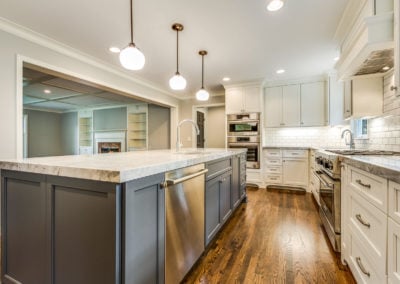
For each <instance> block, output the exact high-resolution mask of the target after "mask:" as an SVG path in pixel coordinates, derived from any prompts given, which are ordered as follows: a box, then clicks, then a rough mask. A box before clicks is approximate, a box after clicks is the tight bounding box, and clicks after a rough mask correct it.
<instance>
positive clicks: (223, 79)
mask: <svg viewBox="0 0 400 284" xmlns="http://www.w3.org/2000/svg"><path fill="white" fill-rule="evenodd" d="M230 80H231V78H229V77H224V78H222V81H224V82H228V81H230Z"/></svg>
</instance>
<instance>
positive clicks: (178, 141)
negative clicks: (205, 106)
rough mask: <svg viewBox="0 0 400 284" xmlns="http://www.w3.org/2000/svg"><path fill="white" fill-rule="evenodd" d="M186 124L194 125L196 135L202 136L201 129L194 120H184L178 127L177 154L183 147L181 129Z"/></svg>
mask: <svg viewBox="0 0 400 284" xmlns="http://www.w3.org/2000/svg"><path fill="white" fill-rule="evenodd" d="M185 122H189V123H191V124H193V126H194V128H195V129H196V134H197V135H199V134H200V129H199V127H198V126H197V124H196V122H194V120H192V119H184V120H182V121H181V122H179V123H178V126H177V127H176V152H179V149H180V147H181V141H180V139H179V137H180V127H181V125H182V124H184V123H185Z"/></svg>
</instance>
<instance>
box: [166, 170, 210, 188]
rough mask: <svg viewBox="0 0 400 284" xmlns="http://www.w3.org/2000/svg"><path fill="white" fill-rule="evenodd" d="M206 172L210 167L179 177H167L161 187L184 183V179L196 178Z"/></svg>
mask: <svg viewBox="0 0 400 284" xmlns="http://www.w3.org/2000/svg"><path fill="white" fill-rule="evenodd" d="M206 172H208V169H204V170H201V171H199V172H196V173H193V174H190V175H187V176H184V177H181V178H177V179H167V180H165V181H164V182H163V183H162V184H161V188H166V187H168V186H171V185H176V184H179V183H182V182H184V181H187V180H189V179H192V178H195V177H197V176H200V175H204V174H205V173H206Z"/></svg>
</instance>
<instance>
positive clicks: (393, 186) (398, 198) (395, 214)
mask: <svg viewBox="0 0 400 284" xmlns="http://www.w3.org/2000/svg"><path fill="white" fill-rule="evenodd" d="M388 203H389V209H388V210H389V216H390V217H392V219H393V220H395V221H396V222H397V223H399V224H400V184H398V183H395V182H393V181H389V200H388Z"/></svg>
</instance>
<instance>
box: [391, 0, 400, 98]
mask: <svg viewBox="0 0 400 284" xmlns="http://www.w3.org/2000/svg"><path fill="white" fill-rule="evenodd" d="M394 69H395V71H394V86H393V88H391V90H392V91H393V92H395V94H396V96H400V3H399V1H394Z"/></svg>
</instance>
